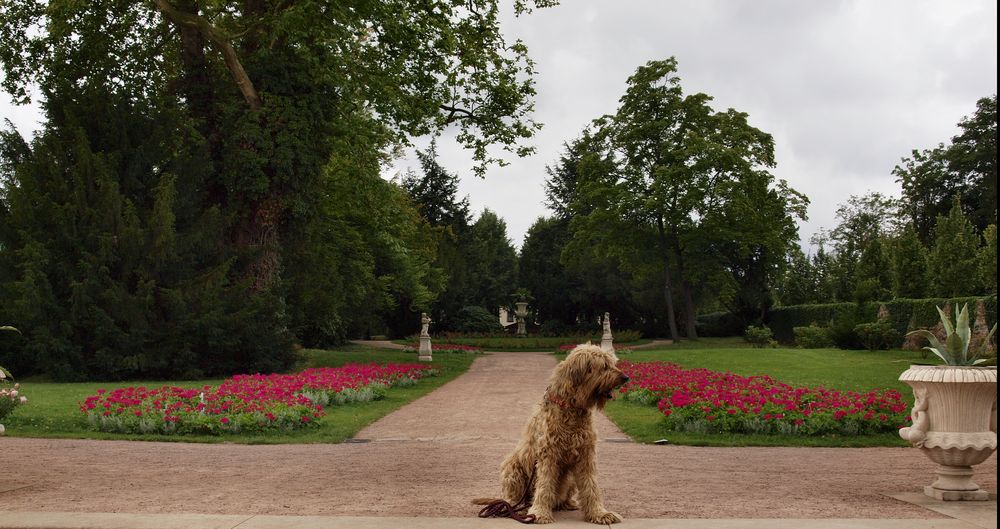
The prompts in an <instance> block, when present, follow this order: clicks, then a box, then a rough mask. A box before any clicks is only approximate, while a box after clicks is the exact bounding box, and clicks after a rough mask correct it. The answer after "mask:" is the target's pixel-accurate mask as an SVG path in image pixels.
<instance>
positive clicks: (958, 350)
mask: <svg viewBox="0 0 1000 529" xmlns="http://www.w3.org/2000/svg"><path fill="white" fill-rule="evenodd" d="M962 346H963V344H962V337H961V336H959V335H958V333H955V334H952V335H951V336H949V337H948V339H947V340H945V341H944V347H945V349H947V350H948V354H949V355H951V357H952V358H954V359H955V360H958V361H961V360H963V359H964V358H963V357H962Z"/></svg>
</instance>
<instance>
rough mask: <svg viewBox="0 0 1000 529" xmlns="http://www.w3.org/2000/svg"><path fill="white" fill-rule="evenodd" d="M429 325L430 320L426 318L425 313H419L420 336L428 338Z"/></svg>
mask: <svg viewBox="0 0 1000 529" xmlns="http://www.w3.org/2000/svg"><path fill="white" fill-rule="evenodd" d="M430 325H431V319H430V317H428V316H427V313H426V312H421V313H420V336H430V333H429V332H428V329H429V328H430Z"/></svg>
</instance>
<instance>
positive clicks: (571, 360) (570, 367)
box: [565, 354, 589, 386]
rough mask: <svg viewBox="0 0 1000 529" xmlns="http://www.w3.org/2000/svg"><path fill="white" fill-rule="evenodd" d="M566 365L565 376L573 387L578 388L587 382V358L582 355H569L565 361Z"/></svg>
mask: <svg viewBox="0 0 1000 529" xmlns="http://www.w3.org/2000/svg"><path fill="white" fill-rule="evenodd" d="M565 361H566V362H568V363H567V365H566V375H567V376H568V377H569V380H570V382H571V383H572V384H573V385H574V386H579V385H580V384H583V382H584V381H585V380H587V373H588V372H589V369H588V364H589V362H587V357H586V356H584V355H582V354H575V355H570V356H568V357H567V358H566V360H565Z"/></svg>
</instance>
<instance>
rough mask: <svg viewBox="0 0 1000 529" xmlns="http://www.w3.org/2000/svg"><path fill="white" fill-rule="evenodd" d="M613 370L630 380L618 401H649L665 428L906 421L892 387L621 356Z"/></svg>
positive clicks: (827, 430) (806, 428)
mask: <svg viewBox="0 0 1000 529" xmlns="http://www.w3.org/2000/svg"><path fill="white" fill-rule="evenodd" d="M618 367H619V368H620V369H621V370H622V371H623V372H624V373H625V374H626V375H628V376H629V377H630V378H631V380H630V381H629V382H628V383H627V384H626V385H625V386H623V387H622V388H621V389H620V391H621V393H622V394H623V395H624V398H625V399H626V400H631V401H633V402H639V403H644V404H649V405H652V404H656V406H657V408H658V409H659V410H660V411H661V412H662V413H663V415H664V421H665V422H666V425H667V427H668V429H671V430H679V431H687V432H699V433H763V434H775V433H779V434H788V435H824V434H843V435H858V434H876V433H885V432H895V431H896V430H898V429H899V428H901V427H902V426H904V425H905V423H907V422H908V421H909V417H908V416H907V414H906V412H905V410H906V404H905V403H904V402H903V399H902V395H901V394H900V393H899V392H898V391H896V390H879V389H874V390H871V391H868V392H866V393H857V392H853V391H846V392H841V391H837V390H832V389H827V388H824V387H818V388H806V387H793V386H790V385H788V384H783V383H781V382H778V381H776V380H774V379H772V378H771V377H768V376H752V377H744V376H739V375H734V374H732V373H729V372H725V373H720V372H717V371H709V370H707V369H684V368H682V367H680V366H678V365H676V364H672V363H666V362H648V363H631V362H627V361H622V362H619V363H618Z"/></svg>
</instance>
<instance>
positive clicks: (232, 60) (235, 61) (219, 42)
mask: <svg viewBox="0 0 1000 529" xmlns="http://www.w3.org/2000/svg"><path fill="white" fill-rule="evenodd" d="M154 2H155V3H156V7H157V8H158V9H159V10H160V12H161V13H163V16H165V17H167V19H169V20H170V21H171V22H173V23H174V24H177V25H179V26H180V25H184V26H189V27H193V28H196V29H197V30H198V32H199V33H201V34H202V35H203V36H204V37H205V38H206V39H208V40H209V42H211V43H212V46H213V47H214V48H215V49H216V50H218V52H219V53H221V54H222V58H223V60H224V61H225V62H226V68H228V69H229V73H230V74H231V75H232V76H233V81H235V82H236V86H237V87H239V89H240V93H242V94H243V99H245V100H246V102H247V104H248V105H250V108H251V109H253V110H257V109H259V108H260V107H261V105H262V101H261V98H260V94H259V93H257V89H256V88H255V87H254V85H253V81H251V80H250V76H248V75H247V72H246V70H244V69H243V65H242V64H241V63H240V59H239V57H237V56H236V50H234V49H233V46H232V44H230V43H229V38H228V37H227V36H226V35H224V34H222V32H220V31H219V30H218V29H216V28H215V26H213V25H212V24H210V23H209V22H208V21H207V20H205V19H204V18H202V17H200V16H198V15H195V14H192V13H186V12H184V11H180V10H178V9H177V8H175V7H174V6H173V5H171V4H170V2H169V1H168V0H154Z"/></svg>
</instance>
